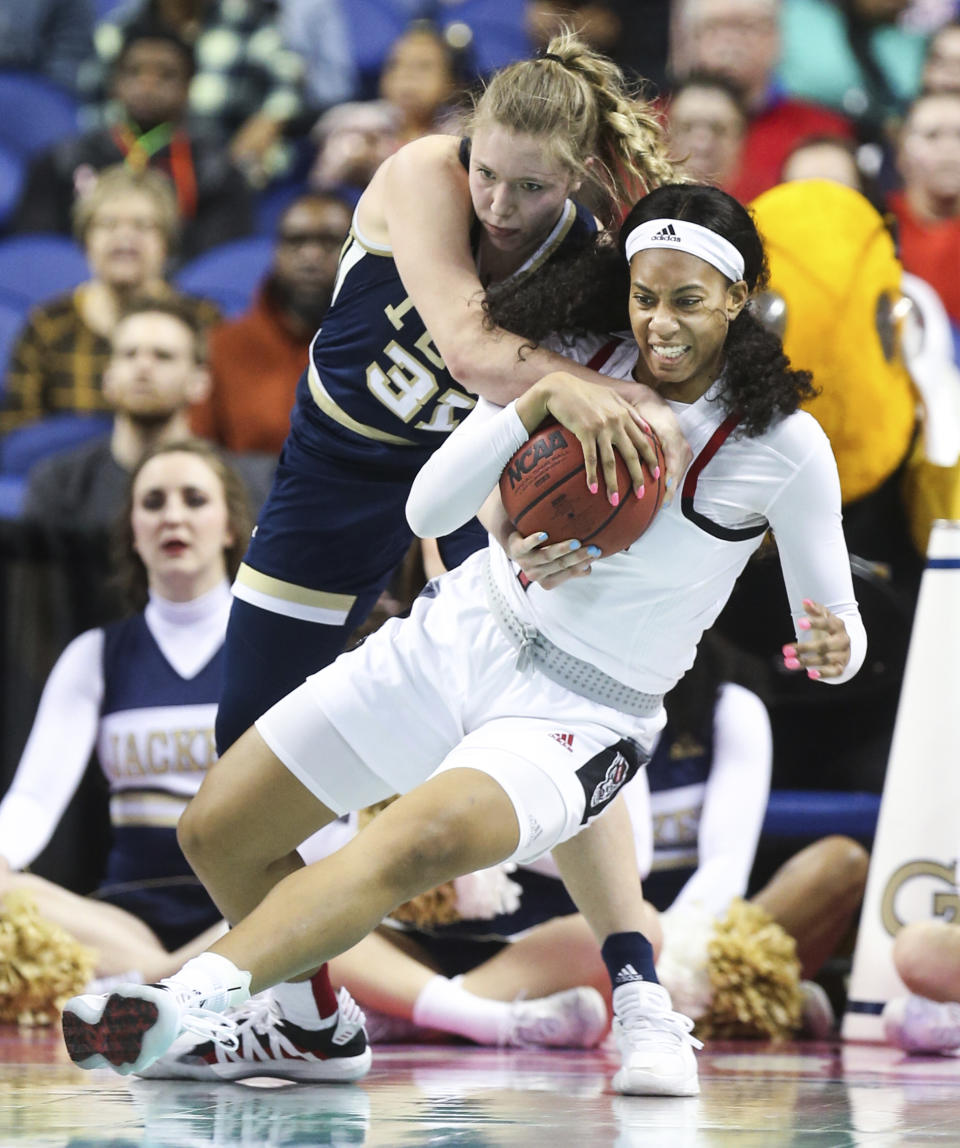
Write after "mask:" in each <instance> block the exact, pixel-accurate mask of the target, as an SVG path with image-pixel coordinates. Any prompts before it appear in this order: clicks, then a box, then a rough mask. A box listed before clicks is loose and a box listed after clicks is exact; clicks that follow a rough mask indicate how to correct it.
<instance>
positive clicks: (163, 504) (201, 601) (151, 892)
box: [0, 339, 250, 976]
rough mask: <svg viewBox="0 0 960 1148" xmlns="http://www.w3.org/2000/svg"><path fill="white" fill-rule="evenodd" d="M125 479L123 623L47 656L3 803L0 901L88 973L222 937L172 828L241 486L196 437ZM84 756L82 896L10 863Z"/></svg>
mask: <svg viewBox="0 0 960 1148" xmlns="http://www.w3.org/2000/svg"><path fill="white" fill-rule="evenodd" d="M184 342H186V339H184ZM124 477H125V488H126V489H124V491H123V492H122V495H121V503H120V505H121V512H122V513H123V520H122V523H120V522H118V523H117V527H118V533H117V539H116V554H115V558H114V567H113V573H114V575H115V577H116V579H117V581H118V583H119V584H120V585H122V589H123V597H124V605H125V608H126V612H127V615H128V616H126V617H124V618H123V619H122V620H119V621H115V622H113V623H112V624H110V625H107V626H106V627H102V628H97V629H91V630H87V631H85V632H84V633H82V634H81V635H80V636H79V637H77V638H75V639H74V640H73V641H72V642H71V643H70V645H68V646H67V648H66V649H65V650H64V651H63V653H62V654H61V655H60V657H59V659H58V660H57V663H56V665H55V666H54V668H53V670H52V672H51V673H50V676H49V678H48V680H47V684H46V686H45V687H44V691H43V695H42V697H41V699H40V704H39V707H38V710H37V714H36V718H35V719H34V723H33V728H32V730H31V733H30V737H29V739H28V741H27V745H26V747H25V749H24V751H23V755H22V757H21V759H20V765H19V768H18V769H17V773H16V776H15V777H14V779H13V782H12V785H11V787H10V789H9V791H8V792H7V794H6V795H5V797H4V799H3V802H2V803H0V894H3V893H7V892H10V891H14V890H22V891H23V892H24V893H26V894H28V895H29V896H30V897H31V898H32V899H34V900H35V902H36V903H37V904H38V906H39V907H40V909H41V911H42V912H43V914H44V915H45V916H46V917H48V918H49V919H52V920H54V921H56V922H57V923H58V924H59V925H61V927H63V928H65V929H68V930H69V931H70V932H71V933H73V934H74V935H75V936H76V937H77V938H78V939H79V940H81V941H82V942H83V943H84V944H86V945H90V946H91V947H93V948H94V949H95V950H96V971H97V973H98V975H100V976H105V975H110V974H114V975H115V974H119V973H124V972H128V971H129V970H131V969H137V970H139V971H140V972H142V973H144V974H147V975H152V973H153V971H154V970H156V969H163V968H165V967H168V966H169V965H170V962H171V961H173V963H174V964H175V963H176V959H175V958H171V957H170V956H168V953H167V950H168V949H170V950H173V949H177V948H178V947H179V946H181V945H184V944H187V943H188V942H190V941H192V940H193V939H194V938H195V937H197V935H198V934H201V933H203V934H204V937H205V942H204V943H206V944H209V943H210V941H211V940H212V937H213V936H214V935H216V932H219V931H220V925H219V922H220V913H219V912H218V911H217V909H216V907H215V906H214V904H213V902H212V901H211V900H210V898H209V897H208V896H207V894H206V892H205V891H204V889H203V888H202V887H201V885H200V883H199V881H197V880H196V879H195V877H194V876H193V874H192V872H191V871H190V867H189V865H188V864H187V862H186V861H185V859H184V857H183V854H182V853H181V851H180V849H179V847H178V845H177V842H176V824H177V820H178V818H179V816H180V814H181V812H182V811H183V809H184V807H185V806H186V804H187V801H188V800H189V798H190V796H191V795H192V794H193V793H195V792H196V790H197V789H198V788H199V785H200V782H201V780H202V779H203V776H204V773H205V772H206V770H207V768H208V767H209V766H210V765H211V764H212V762H213V761H214V759H215V757H216V753H215V750H214V744H213V724H214V716H215V714H216V708H217V697H218V694H219V688H220V679H221V674H222V666H223V636H224V631H225V629H226V624H227V614H228V613H229V609H230V586H229V581H228V579H229V578H231V577H232V576H233V575H234V574H235V572H236V569H237V566H238V565H239V562H240V558H241V556H242V554H243V548H244V546H245V545H246V541H245V540H246V536H247V534H248V533H249V529H250V513H249V509H248V507H247V505H246V501H245V498H244V490H243V485H242V483H241V482H240V480H239V478H238V477H237V475H236V474H234V473H233V472H232V471H231V470H230V469H229V468H228V467H227V466H225V465H224V463H223V461H222V460H221V459H220V458H218V457H217V455H216V453H215V452H214V450H213V449H212V448H211V447H209V446H207V445H206V444H203V443H198V442H196V441H182V442H171V443H170V444H169V445H167V446H164V447H161V448H160V449H159V450H158V451H157V452H156V453H155V454H153V455H151V457H150V458H149V459H147V460H146V461H144V463H143V465H142V468H138V469H137V472H136V474H135V476H134V478H133V480H132V483H131V480H130V477H129V475H125V476H124ZM124 507H125V510H124ZM92 753H96V758H97V763H98V766H99V768H100V769H101V770H102V771H103V774H104V777H105V779H106V782H107V784H108V785H109V789H110V796H111V800H110V819H111V822H112V830H113V835H112V840H111V842H110V847H109V851H108V853H107V857H106V867H105V872H104V873H103V874H97V877H98V878H100V879H101V880H100V882H99V889H98V894H97V896H96V897H95V898H89V899H88V898H86V897H81V896H77V895H76V894H74V893H71V892H69V891H68V890H67V889H65V888H63V887H62V886H60V885H58V884H55V883H53V882H52V881H48V880H45V879H43V878H41V877H39V876H36V875H33V874H29V873H23V872H21V870H23V869H25V868H26V867H27V866H29V865H30V864H31V863H32V862H34V861H35V860H36V858H37V857H38V856H39V855H40V853H41V852H42V850H43V849H44V847H45V846H46V844H47V843H48V842H49V841H50V839H51V837H52V836H53V835H54V833H55V832H56V830H57V828H58V822H60V819H61V816H62V814H63V812H64V810H65V809H66V807H67V805H68V803H69V801H70V799H71V797H72V795H73V793H74V792H75V791H76V790H77V788H78V786H79V785H80V783H81V779H82V778H83V775H84V771H85V770H86V768H87V764H88V761H89V759H90V756H91V754H92ZM88 847H90V848H92V847H93V842H90V841H89V840H88ZM210 930H213V932H210ZM200 947H201V948H202V947H203V944H201V946H200ZM148 970H149V972H148Z"/></svg>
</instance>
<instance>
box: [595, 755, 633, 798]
mask: <svg viewBox="0 0 960 1148" xmlns="http://www.w3.org/2000/svg"><path fill="white" fill-rule="evenodd" d="M629 772H630V765H629V762H628V761H627V759H626V758H625V757H624V756H623V754H622V753H620V752H619V751H617V755H616V757H614V759H613V761H612V762H611V763H610V765H609V766H607V772H606V775H605V777H604V779H603V781H601V782H600V784H599V785H598V786H597V788H596V789H595V790H594V791H593V797H591V798H590V808H591V809H595V808H596V807H597V806H598V805H602V804H603V803H604V802H605V801H609V800H610V798H611V797H612V796H613V795H614V794H615V793H616V792H617V790H618V789H619V788H620V786H621V785H623V783H624V782H625V781H626V780H627V776H628V774H629Z"/></svg>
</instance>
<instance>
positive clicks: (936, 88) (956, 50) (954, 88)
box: [920, 20, 960, 92]
mask: <svg viewBox="0 0 960 1148" xmlns="http://www.w3.org/2000/svg"><path fill="white" fill-rule="evenodd" d="M920 90H921V91H924V92H960V21H958V20H951V21H950V23H949V24H944V25H943V27H942V28H939V29H938V30H937V31H936V32H934V33H933V35H932V36H931V37H930V39H929V40H928V42H927V54H926V56H925V57H924V61H923V74H922V76H921V78H920Z"/></svg>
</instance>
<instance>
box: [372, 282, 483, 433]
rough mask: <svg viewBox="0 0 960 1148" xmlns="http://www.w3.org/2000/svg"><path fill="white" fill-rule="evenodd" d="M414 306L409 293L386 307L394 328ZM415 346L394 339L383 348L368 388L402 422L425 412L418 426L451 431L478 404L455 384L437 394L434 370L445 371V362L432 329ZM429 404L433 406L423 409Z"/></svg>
mask: <svg viewBox="0 0 960 1148" xmlns="http://www.w3.org/2000/svg"><path fill="white" fill-rule="evenodd" d="M412 309H413V303H412V301H411V300H410V297H409V296H407V298H405V299H404V300H403V302H402V303H400V304H399V305H397V306H394V305H393V304H391V305H389V306H387V307H384V309H383V312H384V314H385V315H386V317H387V319H388V320H389V322H390V324H391V326H392V327H393V328H394V330H397V331H400V330H402V329H403V325H404V323H403V321H404V316H406V314H407V313H408V312H409V311H411V310H412ZM413 348H414V350H411V349H410V348H409V347H404V346H401V345H400V343H398V342H397V341H396V340H395V339H391V341H390V342H389V343H387V345H386V346H385V347H384V348H383V351H382V352H381V354H382V357H383V358H382V359H381V360H380V361H379V362H374V363H370V364H368V366H367V368H366V380H367V389H368V390H369V391H370V393H371V394H372V395H373V396H374V397H375V398H376V399H377V400H378V401H379V402H380V403H382V404H383V405H384V406H385V407H386V408H387V410H389V411H390V413H391V414H392V415H393V416H394V417H395V418H398V419H400V420H401V421H402V422H405V423H410V422H413V420H414V419H417V418H418V416H420V415H421V414H423V415H424V417H423V418H419V420H418V421H417V422H416V423H414V425H415V426H416V428H417V429H418V430H427V431H434V432H436V433H438V434H449V433H450V432H451V431H452V430H454V428H455V427H456V426H457V424H458V423H459V421H460V419H461V418H462V417H463V416H464V415H465V414H466V413H467V412H468V411H469V410H471V409H472V408H473V407H474V406H475V405H476V399H474V398H472V397H471V396H470V395H467V394H465V393H464V392H463V391H460V390H457V389H455V388H453V387H448V388H447V389H446V390H445V391H444V392H443V393H442V394H440V395H439V397H437V392H438V391H439V385H438V383H437V376H436V373H435V372H437V371H446V364H445V363H444V361H443V357H442V356H441V354H440V352H439V351H438V350H437V347H436V344H435V343H434V341H433V339H432V337H431V335H430V332H429V331H424V332H423V334H422V335H420V337H419V338H418V339H417V340H416V341H415V342H414V344H413ZM414 351H415V352H416V353H414ZM383 359H386V360H389V362H390V366H385V364H384V363H383ZM428 406H432V409H428V410H424V408H425V407H428Z"/></svg>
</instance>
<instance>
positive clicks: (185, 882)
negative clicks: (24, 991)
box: [96, 614, 223, 949]
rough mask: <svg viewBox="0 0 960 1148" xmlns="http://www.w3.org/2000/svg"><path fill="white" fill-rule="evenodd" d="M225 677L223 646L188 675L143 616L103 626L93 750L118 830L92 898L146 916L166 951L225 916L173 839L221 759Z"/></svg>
mask: <svg viewBox="0 0 960 1148" xmlns="http://www.w3.org/2000/svg"><path fill="white" fill-rule="evenodd" d="M134 671H135V672H134ZM222 680H223V646H220V647H219V649H218V650H217V652H216V653H215V654H214V655H213V657H212V658H211V659H210V661H209V662H208V663H207V664H206V666H204V668H203V669H202V670H201V671H200V672H199V673H198V674H196V675H195V676H194V677H192V678H183V677H181V675H180V674H179V673H177V671H176V670H175V669H174V668H173V666H171V665H170V663H169V662H168V661H167V659H166V658H165V657H164V655H163V653H162V651H161V650H160V647H159V646H158V645H157V642H156V639H155V638H154V637H153V635H152V634H151V632H150V629H149V627H148V626H147V623H146V619H145V618H144V616H143V614H136V615H134V616H133V617H132V618H125V619H123V620H122V621H119V622H114V623H112V624H111V625H108V626H106V627H105V628H104V642H103V683H104V691H103V701H102V703H101V708H100V713H101V720H100V732H99V735H98V739H97V755H98V758H99V761H100V766H101V768H102V769H103V772H104V774H105V775H106V778H107V781H108V783H109V785H110V790H111V800H110V820H111V823H112V826H113V829H112V843H111V848H110V852H109V855H108V858H107V870H106V873H105V875H104V879H103V881H102V883H101V886H100V888H99V889H98V891H97V894H96V896H97V897H98V898H99V899H100V900H104V901H109V902H110V903H111V904H114V905H118V906H119V907H121V908H123V909H126V910H127V911H128V912H130V913H133V914H134V916H136V917H138V918H139V919H140V920H141V921H144V922H145V923H146V924H147V925H149V926H150V928H152V929H153V931H154V932H155V933H156V934H157V936H158V937H159V938H160V940H161V942H162V943H163V944H164V946H165V947H166V948H168V949H174V948H177V947H179V946H180V945H182V944H185V943H186V942H187V941H189V940H191V939H192V938H193V937H195V936H197V935H198V934H199V933H201V932H202V931H203V930H204V929H206V928H207V927H208V926H209V925H212V924H214V923H215V922H216V921H217V920H219V917H220V914H219V913H218V911H217V909H216V907H215V906H214V904H213V902H212V901H211V900H210V898H209V896H208V895H207V893H206V891H205V890H204V888H203V886H202V885H201V884H200V882H199V881H198V880H197V878H196V876H195V875H194V873H193V871H192V870H191V868H190V866H189V865H188V863H187V860H186V858H185V857H184V856H183V853H182V852H181V850H180V847H179V845H178V844H177V839H176V823H177V821H178V820H179V817H180V814H181V813H182V812H183V809H184V808H185V807H186V804H187V801H188V800H189V798H190V797H191V796H192V795H193V794H194V793H196V791H197V789H199V787H200V783H201V782H202V781H203V778H204V775H205V774H206V771H207V769H208V768H209V767H210V766H211V765H212V764H213V762H214V760H215V758H216V751H215V749H214V720H215V717H216V710H217V699H218V697H219V694H220V687H221V683H222Z"/></svg>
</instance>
